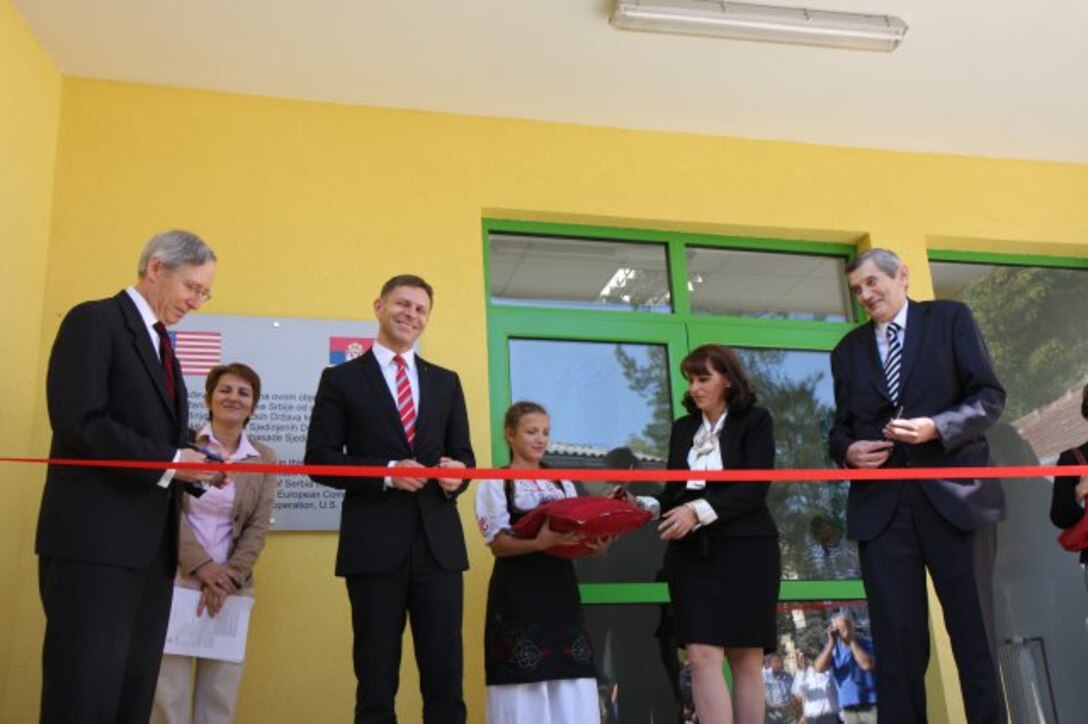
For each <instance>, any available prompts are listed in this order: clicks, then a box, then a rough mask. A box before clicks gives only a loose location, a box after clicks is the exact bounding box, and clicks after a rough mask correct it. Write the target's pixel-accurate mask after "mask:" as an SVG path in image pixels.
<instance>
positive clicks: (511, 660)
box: [484, 553, 597, 686]
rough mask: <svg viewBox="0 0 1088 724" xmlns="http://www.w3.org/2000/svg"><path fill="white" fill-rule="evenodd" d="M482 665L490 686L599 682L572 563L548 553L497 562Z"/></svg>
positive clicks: (493, 576)
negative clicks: (587, 680)
mask: <svg viewBox="0 0 1088 724" xmlns="http://www.w3.org/2000/svg"><path fill="white" fill-rule="evenodd" d="M484 665H485V669H486V673H487V685H488V686H494V685H497V684H527V683H531V682H537V681H554V680H558V679H582V678H587V677H596V676H597V671H596V667H595V665H594V663H593V646H592V645H591V644H590V639H589V632H588V631H587V629H586V624H585V618H584V616H583V615H582V604H581V599H580V597H579V594H578V581H577V579H576V578H575V575H574V565H573V564H572V563H571V561H569V560H567V559H564V558H555V557H553V556H549V555H547V554H544V553H528V554H526V555H521V556H506V557H502V558H496V559H495V568H494V569H493V570H492V572H491V582H490V584H489V585H488V588H487V621H486V623H485V627H484Z"/></svg>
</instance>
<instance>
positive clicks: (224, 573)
mask: <svg viewBox="0 0 1088 724" xmlns="http://www.w3.org/2000/svg"><path fill="white" fill-rule="evenodd" d="M236 575H237V574H236V572H235V570H234V569H233V568H231V567H230V566H226V565H223V564H222V563H216V562H215V561H208V562H207V563H205V564H204V565H202V566H201V567H200V568H197V569H196V577H197V578H198V579H199V580H200V583H201V584H202V585H203V586H205V587H207V588H213V589H215V590H216V591H219V592H220V593H222V594H223V595H224V596H229V595H230V594H232V593H238V589H239V588H240V586H239V584H238V581H236V580H235V576H236Z"/></svg>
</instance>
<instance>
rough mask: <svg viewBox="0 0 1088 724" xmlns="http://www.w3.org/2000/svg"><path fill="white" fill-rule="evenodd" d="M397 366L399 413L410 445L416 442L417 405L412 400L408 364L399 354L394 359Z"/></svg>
mask: <svg viewBox="0 0 1088 724" xmlns="http://www.w3.org/2000/svg"><path fill="white" fill-rule="evenodd" d="M393 362H395V363H396V365H397V412H398V413H399V414H400V423H401V424H402V425H404V434H405V436H406V437H407V438H408V445H409V446H414V445H415V442H416V403H415V402H414V401H413V400H412V383H411V382H409V381H408V363H407V362H405V361H404V358H403V357H401V356H400V355H399V354H398V355H396V356H394V357H393Z"/></svg>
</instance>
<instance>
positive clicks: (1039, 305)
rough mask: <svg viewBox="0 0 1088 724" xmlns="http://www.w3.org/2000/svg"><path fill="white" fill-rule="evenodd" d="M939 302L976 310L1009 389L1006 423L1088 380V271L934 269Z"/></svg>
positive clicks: (970, 266)
mask: <svg viewBox="0 0 1088 724" xmlns="http://www.w3.org/2000/svg"><path fill="white" fill-rule="evenodd" d="M930 269H931V270H932V272H933V287H934V290H935V291H936V294H937V297H938V298H939V299H958V300H960V301H962V302H964V303H966V304H967V305H968V306H969V307H971V311H972V312H973V313H974V315H975V320H976V321H977V322H978V325H979V327H980V328H981V329H982V333H983V337H984V338H985V340H986V344H987V346H988V347H989V349H990V355H991V357H992V358H993V362H994V369H995V370H996V371H997V375H998V378H999V379H1000V380H1001V382H1002V384H1004V385H1005V390H1006V392H1007V393H1008V401H1007V404H1006V408H1005V419H1007V420H1015V419H1017V418H1020V417H1023V416H1024V415H1026V414H1027V413H1029V412H1031V411H1033V410H1036V409H1038V408H1039V407H1042V406H1044V405H1047V404H1049V403H1051V402H1053V401H1054V400H1056V399H1058V398H1059V397H1061V395H1062V394H1064V393H1065V392H1067V391H1068V390H1069V389H1070V388H1071V387H1073V386H1075V385H1076V384H1077V383H1078V382H1080V381H1081V380H1083V379H1084V377H1085V376H1086V375H1088V271H1085V270H1080V269H1055V268H1048V267H1022V266H997V265H993V264H960V263H950V262H933V263H932V264H931V265H930Z"/></svg>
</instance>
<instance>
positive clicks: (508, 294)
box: [489, 233, 672, 313]
mask: <svg viewBox="0 0 1088 724" xmlns="http://www.w3.org/2000/svg"><path fill="white" fill-rule="evenodd" d="M489 244H490V253H489V274H490V279H491V282H490V295H491V302H492V303H493V304H515V305H522V306H534V307H563V308H566V309H616V310H624V311H640V312H663V313H668V312H670V311H672V303H671V299H670V297H671V295H670V294H669V273H668V264H667V262H666V257H665V246H664V245H663V244H642V243H632V242H617V241H598V240H594V239H573V238H563V237H549V236H525V235H516V234H499V233H493V234H491V235H490V238H489Z"/></svg>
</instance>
